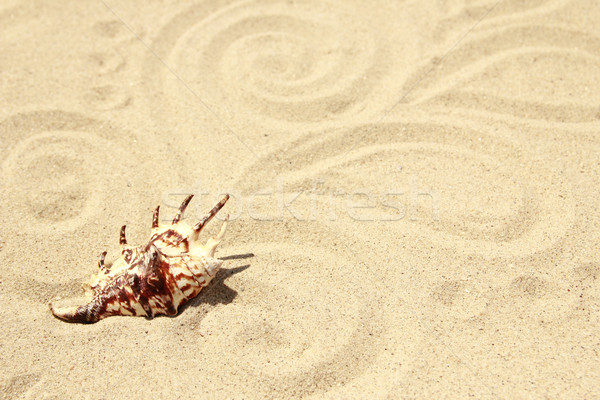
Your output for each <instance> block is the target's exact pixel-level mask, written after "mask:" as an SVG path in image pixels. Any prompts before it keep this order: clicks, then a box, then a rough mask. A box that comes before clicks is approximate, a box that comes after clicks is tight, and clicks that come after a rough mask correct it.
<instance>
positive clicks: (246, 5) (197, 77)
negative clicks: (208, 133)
mask: <svg viewBox="0 0 600 400" xmlns="http://www.w3.org/2000/svg"><path fill="white" fill-rule="evenodd" d="M363 17H364V16H363V15H359V13H358V11H357V10H354V9H352V8H347V5H345V4H344V3H342V2H336V3H333V2H320V1H295V2H272V1H261V0H253V1H239V2H234V1H220V2H218V3H217V2H203V3H199V4H197V5H195V6H193V7H191V8H189V9H188V10H186V11H184V12H183V13H181V14H180V15H178V16H176V17H175V18H174V19H173V20H171V21H170V23H169V24H167V25H166V26H165V27H164V28H163V29H162V31H161V32H160V33H159V35H157V37H156V39H155V41H154V42H153V44H152V45H151V47H152V49H153V51H154V52H155V53H156V55H157V56H158V57H161V58H162V59H164V60H165V63H166V64H167V65H168V66H169V68H170V69H171V70H172V72H171V71H168V70H167V69H166V68H165V67H164V66H163V65H160V64H159V63H158V62H156V60H152V61H151V62H149V63H148V64H149V65H152V66H153V68H154V69H153V70H151V71H150V72H149V73H150V74H151V77H152V80H155V79H156V75H157V74H160V75H161V76H162V79H163V82H162V85H161V86H159V87H157V88H156V91H158V92H159V93H164V94H165V96H166V97H167V99H164V98H160V99H159V100H158V101H156V109H157V111H159V112H161V113H164V114H167V116H166V117H165V118H168V113H165V111H164V108H165V105H167V106H170V110H171V114H172V113H174V112H175V113H177V114H181V110H188V111H186V112H189V109H190V105H192V107H193V108H194V109H197V114H198V116H201V115H206V114H207V110H206V109H205V107H204V106H203V105H202V103H200V102H199V101H198V99H194V96H192V95H191V94H190V93H189V91H188V90H187V89H186V88H185V87H184V86H183V85H182V83H181V82H180V81H179V80H178V77H180V78H181V79H182V80H183V81H185V82H186V84H187V85H189V88H190V89H191V90H192V91H193V92H194V93H196V94H197V95H198V97H199V98H200V99H201V100H202V102H204V103H205V104H206V105H207V106H208V107H209V108H211V109H212V110H214V111H215V113H216V114H217V115H218V116H219V117H220V118H222V119H223V120H224V121H226V122H228V123H231V124H234V126H239V127H240V128H247V127H248V123H253V124H258V126H261V127H263V126H265V125H268V126H270V127H273V128H281V127H284V126H286V124H290V123H291V124H294V123H298V124H299V126H305V125H307V124H309V123H313V122H315V123H316V122H319V123H324V122H327V123H332V122H334V121H335V120H337V119H340V118H345V119H347V118H355V117H358V116H361V115H363V116H365V115H366V116H375V115H378V114H380V113H381V112H382V110H383V109H384V107H385V106H386V104H384V103H385V100H384V98H385V96H383V97H382V95H381V94H382V93H383V92H384V91H387V92H389V91H390V90H391V89H390V87H391V86H394V85H396V89H397V88H398V85H399V81H400V79H396V80H390V81H389V82H387V83H385V84H384V83H382V79H384V78H388V76H387V75H388V73H389V72H390V71H389V69H390V57H389V56H388V54H387V52H388V51H391V48H392V47H394V46H401V47H404V48H410V47H413V46H415V44H413V43H407V44H398V43H392V44H390V45H385V46H384V45H383V44H384V43H385V39H382V38H376V37H375V36H374V35H375V32H373V31H372V29H369V28H368V26H367V25H365V23H366V22H365V20H366V18H363ZM361 18H362V19H361ZM404 24H407V25H408V24H409V18H404V17H402V16H401V17H399V18H398V21H396V25H397V26H402V25H404ZM411 56H412V53H411V52H410V51H407V52H405V53H404V54H403V57H405V58H406V59H408V58H410V57H411ZM174 74H175V75H177V77H176V76H174ZM377 96H379V97H377ZM376 97H377V101H375V100H374V99H375V98H376ZM389 99H390V101H391V100H392V98H391V97H389ZM373 107H377V110H374V109H373ZM236 123H237V124H240V125H235V124H236ZM286 127H287V126H286ZM243 132H244V131H243V130H242V131H241V133H240V134H243Z"/></svg>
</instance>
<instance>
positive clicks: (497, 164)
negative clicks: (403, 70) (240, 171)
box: [239, 122, 575, 258]
mask: <svg viewBox="0 0 600 400" xmlns="http://www.w3.org/2000/svg"><path fill="white" fill-rule="evenodd" d="M280 154H285V155H286V156H285V157H281V156H280ZM546 168H551V167H548V166H546V165H545V164H544V163H542V162H541V161H540V162H536V161H535V160H533V159H532V157H531V156H530V155H529V154H528V153H527V150H526V149H520V148H517V147H514V146H512V145H511V144H510V142H508V141H505V140H501V139H499V138H497V137H495V136H491V135H488V134H486V133H484V132H481V131H477V130H474V129H473V128H469V127H466V126H456V125H436V124H431V123H416V122H406V123H390V124H380V125H362V126H357V127H355V128H349V129H340V130H336V131H333V132H330V133H326V134H324V133H319V134H316V135H315V136H314V139H313V140H311V139H309V138H307V139H306V140H304V139H301V140H299V141H297V142H295V143H292V144H291V145H290V146H286V148H285V149H282V150H279V151H276V152H275V153H274V154H271V155H268V156H266V157H264V159H261V160H259V162H258V163H257V164H256V166H254V167H251V168H249V170H248V174H246V175H245V176H244V177H243V179H241V180H240V181H239V185H240V187H242V188H244V190H246V191H247V193H253V192H255V191H256V190H257V189H256V188H263V187H265V185H271V186H272V187H273V186H275V185H277V183H276V182H278V181H279V182H281V183H280V185H282V186H283V189H284V190H285V192H287V193H294V192H302V191H304V192H303V193H304V195H303V196H299V198H298V200H297V201H296V202H295V204H296V208H297V209H299V210H300V211H299V212H298V214H300V216H301V217H302V216H304V218H309V217H310V216H311V214H310V212H309V207H310V206H311V205H310V202H311V201H312V200H311V195H310V193H312V192H313V191H316V192H317V193H321V194H320V195H318V196H317V202H318V203H319V210H318V212H317V216H316V219H323V220H328V219H329V220H331V219H334V220H335V219H339V220H343V221H352V220H354V222H355V223H357V224H359V225H358V226H361V227H362V226H364V227H365V229H373V230H374V231H377V230H379V231H380V232H381V230H382V229H383V230H385V232H388V233H390V232H394V234H397V235H400V237H403V238H404V239H403V241H406V240H411V242H413V243H427V244H430V245H432V246H433V248H439V249H444V248H460V249H462V250H461V251H464V252H466V253H467V254H478V255H481V256H484V257H485V258H494V257H509V258H510V257H517V256H524V255H528V254H534V253H536V252H539V251H544V250H546V249H550V248H552V247H553V246H554V245H556V244H557V243H558V242H559V241H560V240H561V239H562V238H563V237H564V235H565V233H566V232H567V231H568V229H570V227H571V226H572V225H573V223H574V218H575V215H574V200H573V196H572V195H571V193H570V186H569V182H568V180H567V179H566V177H561V178H556V179H555V178H551V177H553V176H556V174H557V172H556V171H553V172H552V173H550V172H549V171H548V172H547V173H546V172H545V170H546ZM465 177H468V179H465ZM357 188H358V189H357ZM335 193H342V194H344V193H345V194H347V195H343V196H339V195H336V196H332V195H333V194H335ZM356 193H369V194H370V195H371V198H370V201H369V204H372V207H367V208H356V209H351V208H349V207H348V206H347V205H346V202H347V201H348V200H350V201H352V202H357V201H358V203H359V205H365V204H367V200H366V196H365V195H356ZM332 207H337V209H336V212H335V214H332V213H331V209H332ZM313 214H314V213H313ZM332 217H333V218H332ZM361 220H362V221H364V222H362V223H361V222H359V221H361ZM353 226H354V225H353ZM357 229H358V228H357ZM361 229H362V228H361ZM409 238H410V239H409ZM415 239H418V240H416V242H415Z"/></svg>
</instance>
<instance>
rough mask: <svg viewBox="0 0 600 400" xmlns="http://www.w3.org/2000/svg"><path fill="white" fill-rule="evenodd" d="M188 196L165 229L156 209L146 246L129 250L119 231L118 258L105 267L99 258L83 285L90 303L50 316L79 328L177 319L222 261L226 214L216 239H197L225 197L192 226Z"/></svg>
mask: <svg viewBox="0 0 600 400" xmlns="http://www.w3.org/2000/svg"><path fill="white" fill-rule="evenodd" d="M192 197H193V195H190V196H188V197H186V199H185V200H184V201H183V203H182V204H181V206H180V207H179V212H178V213H177V215H176V216H175V218H174V219H173V222H172V223H171V224H168V225H162V224H160V223H159V218H158V212H159V209H160V206H158V207H156V210H155V211H154V216H153V220H152V235H151V237H150V241H149V242H148V244H146V245H143V246H138V247H133V246H129V245H128V244H127V239H126V237H125V226H123V227H122V228H121V237H120V244H121V256H120V257H119V258H118V259H117V260H116V261H115V262H114V263H113V264H112V265H110V266H108V265H106V264H105V263H104V258H105V257H106V252H104V253H102V254H101V255H100V261H99V262H98V269H99V271H98V274H96V275H92V277H91V279H90V280H89V282H87V283H85V284H84V285H83V287H84V290H85V293H86V297H87V298H88V300H89V302H88V303H87V304H84V305H81V306H72V307H62V308H54V307H53V306H52V304H50V310H51V311H52V314H54V316H55V317H57V318H59V319H61V320H63V321H67V322H80V323H94V322H97V321H99V320H101V319H103V318H106V317H110V316H113V315H133V316H142V317H147V318H153V317H155V316H157V315H176V314H177V312H178V310H179V307H180V306H181V305H183V304H185V303H186V302H188V301H189V300H191V299H193V298H194V297H196V296H197V295H198V293H200V291H201V290H202V289H203V288H204V287H206V286H207V285H208V284H209V283H210V281H211V280H212V279H213V278H214V277H215V275H216V274H217V271H218V270H219V269H220V268H221V264H222V263H223V261H222V260H219V259H216V258H214V255H215V250H216V249H217V246H218V245H219V243H220V241H221V239H222V238H223V235H224V234H225V229H226V227H227V221H228V220H229V215H227V216H226V217H225V220H224V222H223V225H222V226H221V230H220V231H219V233H218V234H217V236H215V237H213V238H210V239H209V240H208V242H207V243H206V244H205V245H202V244H200V243H199V241H198V234H199V233H200V231H201V230H202V228H204V226H205V225H206V224H207V223H208V222H209V221H210V220H211V219H212V218H213V217H214V216H215V215H216V214H217V213H218V212H219V210H221V208H222V207H223V206H224V205H225V203H226V202H227V200H228V199H229V195H226V196H225V197H224V198H223V199H222V200H221V201H220V202H219V203H218V204H217V205H216V206H215V207H214V208H213V209H212V210H211V211H210V212H209V213H208V214H207V215H206V216H205V217H204V218H203V219H202V220H201V221H200V222H198V223H197V224H196V225H194V226H193V227H192V226H190V225H188V224H187V223H185V222H184V221H182V216H183V213H184V211H185V209H186V207H187V205H188V204H189V203H190V201H191V200H192Z"/></svg>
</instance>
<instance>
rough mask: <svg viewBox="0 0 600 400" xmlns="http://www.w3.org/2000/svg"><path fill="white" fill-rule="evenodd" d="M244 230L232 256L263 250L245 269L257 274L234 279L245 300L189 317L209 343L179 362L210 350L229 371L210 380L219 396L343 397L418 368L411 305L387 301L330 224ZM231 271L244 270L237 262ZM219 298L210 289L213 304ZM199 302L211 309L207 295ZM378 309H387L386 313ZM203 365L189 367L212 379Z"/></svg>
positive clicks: (185, 346)
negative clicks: (387, 366) (414, 359)
mask: <svg viewBox="0 0 600 400" xmlns="http://www.w3.org/2000/svg"><path fill="white" fill-rule="evenodd" d="M236 224H237V227H236V228H234V229H235V230H236V232H239V233H237V235H236V234H234V235H232V237H233V239H231V238H230V240H233V241H234V242H236V243H239V241H249V242H248V243H245V244H242V245H238V246H236V247H234V248H231V247H227V250H226V251H227V252H228V253H230V254H241V253H244V252H246V251H247V250H248V249H252V251H253V252H254V256H253V257H252V258H249V259H246V260H239V261H238V262H237V264H240V265H243V264H249V265H250V266H249V267H248V268H247V269H245V270H244V271H242V272H239V273H236V274H235V275H232V276H230V277H228V278H227V279H226V280H225V281H224V284H225V285H227V286H228V287H230V288H231V289H232V290H235V291H236V292H237V296H236V297H235V298H234V299H233V301H232V302H231V303H229V304H226V305H223V306H216V307H210V308H207V309H206V312H201V311H200V310H198V309H197V308H195V307H190V308H189V309H187V310H186V311H185V313H183V314H182V315H181V318H180V319H181V320H182V321H183V324H184V326H185V328H184V330H185V331H189V330H190V328H188V327H193V329H192V330H196V331H198V332H200V333H202V335H203V337H198V342H197V343H182V347H181V348H179V349H177V350H175V351H176V352H177V353H176V354H174V357H179V356H181V357H183V358H184V359H187V358H189V356H187V355H188V354H189V355H197V354H198V353H199V352H201V354H202V357H201V358H202V359H203V360H210V362H209V363H208V365H218V367H214V368H217V369H218V370H219V371H221V373H220V374H217V375H215V374H213V375H212V378H211V379H210V380H205V381H203V385H204V386H203V388H204V390H206V392H207V393H211V397H214V396H217V397H219V398H221V397H222V398H228V397H232V396H233V397H236V396H240V395H241V392H239V390H245V391H247V392H244V394H250V393H252V394H254V395H256V394H260V396H263V397H272V396H274V395H276V394H277V395H278V397H281V396H284V395H285V396H290V395H293V397H302V396H306V395H310V394H317V393H324V392H329V391H334V392H333V393H339V394H342V393H345V391H346V390H350V391H351V390H352V387H353V386H354V385H357V382H359V381H361V380H370V384H373V385H376V387H377V390H379V391H381V392H385V390H386V388H385V385H391V384H393V382H394V381H395V380H396V375H397V374H401V373H403V371H404V368H405V367H406V366H407V365H408V364H409V363H410V361H411V358H412V354H411V353H410V349H411V348H412V347H414V346H416V345H417V344H418V342H419V337H420V333H419V331H418V328H417V326H416V325H415V323H416V321H415V320H414V318H413V317H412V315H411V313H410V311H409V310H408V309H407V307H401V306H399V305H397V301H398V300H397V299H396V298H395V296H391V298H390V297H388V295H389V293H381V288H380V286H381V285H380V284H379V282H378V281H377V278H376V276H375V275H373V274H372V272H371V271H370V270H369V269H368V268H367V267H366V266H365V265H364V264H362V263H361V261H360V260H357V259H356V257H355V256H353V255H352V254H350V253H349V252H348V251H347V248H346V246H347V245H348V243H344V244H343V245H342V244H341V243H340V244H339V245H336V241H343V240H344V237H343V235H340V234H339V233H335V232H333V231H329V229H328V228H326V227H325V226H323V225H321V224H318V223H298V222H294V224H293V226H294V227H293V228H292V229H286V223H276V225H275V226H273V224H265V223H260V222H257V221H248V220H245V221H242V220H237V221H236ZM240 225H241V226H240ZM272 229H276V230H275V231H276V232H278V234H277V237H276V238H273V240H269V241H260V240H253V237H254V236H256V237H265V235H268V234H270V232H273V230H272ZM247 232H252V237H248V235H247ZM236 237H239V239H237V240H236ZM359 251H360V250H359ZM227 264H228V265H227V267H228V268H234V267H235V265H236V262H234V261H233V260H231V261H227ZM210 295H211V293H210V289H209V291H207V293H206V295H205V296H207V297H208V296H210ZM199 297H200V299H199V301H200V302H202V297H203V295H200V296H199ZM384 299H386V300H384ZM377 301H384V302H385V303H386V304H387V305H386V306H385V307H381V306H378V307H376V306H375V304H377V303H376V302H377ZM394 304H396V305H394ZM387 313H390V314H389V315H388V316H387V317H385V314H387ZM388 321H389V322H388ZM172 329H175V330H178V329H179V328H178V327H175V328H172ZM390 330H393V332H394V333H393V334H391V333H390ZM172 334H173V333H170V334H169V335H172ZM388 335H390V336H388ZM388 337H395V338H396V339H395V340H394V341H389V340H388V339H386V338H388ZM197 359H198V358H197V357H196V356H194V361H190V362H192V363H193V365H194V366H193V368H187V369H188V370H190V371H193V374H195V375H197V374H203V375H204V374H209V373H210V371H205V370H204V369H203V366H202V362H201V361H195V360H197ZM180 361H181V359H180ZM186 362H187V361H186ZM387 362H391V363H396V364H397V365H398V369H397V370H395V371H393V372H392V371H385V368H383V367H382V366H381V365H382V363H383V364H385V363H387ZM215 363H216V364H215ZM188 366H189V365H188ZM344 366H346V367H344ZM384 375H385V377H386V379H382V376H384ZM378 379H379V380H381V381H382V382H378ZM242 382H244V385H242V384H241V383H242ZM238 383H240V384H238ZM379 384H382V386H383V387H382V386H377V385H379ZM345 386H348V387H345ZM365 386H368V385H367V384H365ZM355 389H356V386H354V390H355ZM354 393H356V392H354ZM346 394H347V393H346Z"/></svg>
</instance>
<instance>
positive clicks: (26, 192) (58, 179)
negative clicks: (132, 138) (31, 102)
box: [0, 111, 139, 283]
mask: <svg viewBox="0 0 600 400" xmlns="http://www.w3.org/2000/svg"><path fill="white" fill-rule="evenodd" d="M0 136H1V137H2V138H3V141H2V142H1V143H0V154H1V155H2V163H1V164H0V168H1V169H0V187H1V194H0V201H2V205H3V206H2V209H1V210H0V217H1V218H2V220H3V221H4V222H5V224H6V225H5V227H6V233H7V234H13V235H19V237H20V240H19V241H11V242H10V243H7V246H6V248H5V251H6V252H7V254H8V253H14V252H16V253H17V254H18V253H19V252H22V248H23V246H25V245H27V246H29V249H30V251H29V252H27V254H21V255H20V256H19V259H22V260H23V263H22V264H20V265H18V266H15V265H8V266H6V267H5V268H3V269H2V273H5V272H6V273H8V272H9V271H13V272H14V273H17V274H23V273H25V271H26V270H27V268H29V267H30V268H32V271H30V272H32V274H31V276H32V277H34V278H35V279H39V281H40V282H44V279H48V278H49V277H52V278H53V279H54V282H55V283H56V282H59V281H61V280H62V281H63V282H64V279H72V278H73V277H72V276H65V275H60V276H61V278H60V279H59V278H58V277H57V275H58V271H60V270H61V268H63V267H64V265H63V263H61V262H57V263H56V265H54V264H53V265H52V268H40V264H39V263H40V262H41V260H47V258H48V256H49V254H50V253H52V252H53V251H58V250H59V249H60V254H61V257H62V258H63V261H64V259H68V258H69V257H71V256H72V257H73V258H72V259H73V260H74V259H78V258H81V254H80V253H78V247H77V246H81V245H84V244H83V243H81V236H80V235H81V233H82V231H86V230H85V229H84V228H83V227H84V226H85V225H86V224H88V223H101V224H103V225H104V224H110V223H113V225H112V226H118V224H120V223H122V222H123V221H122V217H123V214H121V215H120V216H119V210H121V209H122V207H123V204H133V203H134V200H133V199H134V198H135V196H136V194H135V193H134V191H132V189H131V183H130V182H131V181H132V177H133V174H135V168H136V167H135V166H136V165H138V164H139V163H138V162H137V160H136V159H135V157H134V156H133V155H132V154H130V153H129V152H128V151H127V150H126V148H127V144H128V139H127V135H124V134H123V132H121V131H119V130H118V129H116V128H115V127H112V126H110V125H109V124H106V123H105V124H101V123H99V122H98V121H95V120H92V119H89V118H86V117H85V116H81V115H79V114H75V113H67V112H63V111H38V112H31V113H23V114H16V115H14V116H12V117H11V118H8V119H6V120H4V121H3V122H1V123H0ZM107 171H108V172H107ZM136 178H137V177H136ZM109 192H112V193H118V194H117V195H116V196H114V199H113V197H112V196H106V194H107V193H109ZM110 199H113V200H110ZM135 203H136V204H139V203H138V202H135ZM132 208H133V207H132ZM109 210H110V211H109ZM115 219H120V220H119V221H118V222H117V221H115ZM102 236H103V233H102V232H101V231H100V230H94V231H93V233H91V236H87V238H88V240H94V239H98V238H100V237H102ZM67 240H68V241H71V243H72V245H71V246H66V247H65V243H66V241H67ZM92 260H93V255H90V262H91V261H92ZM92 265H93V264H92ZM55 273H56V274H57V275H54V274H55ZM48 274H49V275H48Z"/></svg>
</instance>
